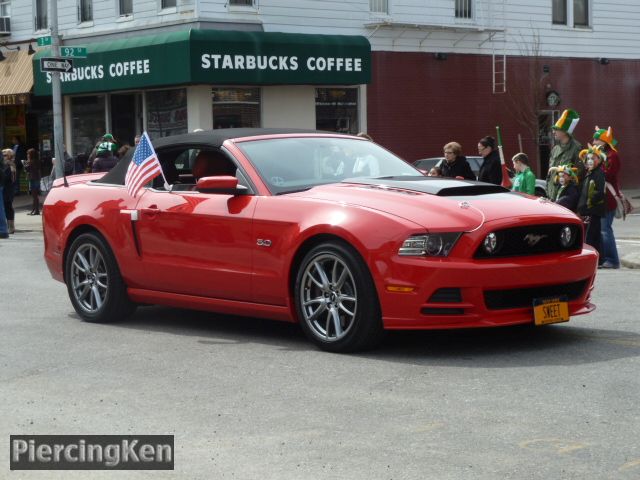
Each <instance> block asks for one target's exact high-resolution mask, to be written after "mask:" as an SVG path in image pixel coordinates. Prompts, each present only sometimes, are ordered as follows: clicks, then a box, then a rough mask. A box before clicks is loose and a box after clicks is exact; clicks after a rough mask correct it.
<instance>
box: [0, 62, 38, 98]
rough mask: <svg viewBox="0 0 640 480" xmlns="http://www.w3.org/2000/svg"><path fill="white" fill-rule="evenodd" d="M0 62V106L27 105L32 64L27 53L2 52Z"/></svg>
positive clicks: (31, 86)
mask: <svg viewBox="0 0 640 480" xmlns="http://www.w3.org/2000/svg"><path fill="white" fill-rule="evenodd" d="M3 54H4V57H5V59H4V60H3V61H2V62H0V105H23V104H25V103H28V101H29V95H30V93H31V89H32V88H33V62H32V58H31V55H29V54H28V53H27V51H26V50H25V51H22V50H18V51H16V52H3Z"/></svg>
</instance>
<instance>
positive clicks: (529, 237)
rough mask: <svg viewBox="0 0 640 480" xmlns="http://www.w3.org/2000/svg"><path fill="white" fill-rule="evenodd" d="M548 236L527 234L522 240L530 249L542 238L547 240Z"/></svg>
mask: <svg viewBox="0 0 640 480" xmlns="http://www.w3.org/2000/svg"><path fill="white" fill-rule="evenodd" d="M548 236H549V235H535V234H533V233H527V234H526V235H525V236H524V238H523V240H524V241H525V242H527V243H528V244H529V246H530V247H533V246H535V245H536V244H537V243H538V242H540V240H542V239H543V238H547V237H548Z"/></svg>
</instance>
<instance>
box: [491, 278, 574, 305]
mask: <svg viewBox="0 0 640 480" xmlns="http://www.w3.org/2000/svg"><path fill="white" fill-rule="evenodd" d="M586 287H587V280H580V281H579V282H573V283H563V284H559V285H545V286H544V287H534V288H517V289H513V290H487V291H485V292H484V303H485V304H486V306H487V308H488V309H489V310H503V309H508V308H524V307H532V306H533V300H534V299H535V298H547V297H559V296H561V295H566V296H567V298H568V299H569V300H575V299H577V298H580V297H581V296H582V294H583V293H584V290H585V288H586Z"/></svg>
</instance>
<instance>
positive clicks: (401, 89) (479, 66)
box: [367, 52, 640, 188]
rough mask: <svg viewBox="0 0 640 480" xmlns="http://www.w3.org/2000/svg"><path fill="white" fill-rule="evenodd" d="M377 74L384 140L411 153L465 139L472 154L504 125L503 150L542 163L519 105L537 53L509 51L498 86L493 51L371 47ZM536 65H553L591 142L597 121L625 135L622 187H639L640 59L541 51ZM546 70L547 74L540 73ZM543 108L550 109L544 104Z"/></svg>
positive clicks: (374, 129) (375, 115) (374, 114)
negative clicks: (602, 59)
mask: <svg viewBox="0 0 640 480" xmlns="http://www.w3.org/2000/svg"><path fill="white" fill-rule="evenodd" d="M372 57H373V58H372V64H373V65H372V81H371V84H370V85H369V87H368V90H367V94H368V105H367V110H368V119H367V123H368V132H369V133H370V134H371V135H372V136H373V138H374V139H375V140H376V141H377V142H378V143H380V144H382V145H384V146H386V147H387V148H389V149H390V150H392V151H394V152H396V153H398V154H399V155H400V156H402V157H403V158H405V159H407V160H415V159H418V158H424V157H432V156H439V155H441V154H442V146H443V145H444V144H445V143H447V142H449V141H458V142H459V143H461V144H462V146H463V148H464V152H465V154H467V155H477V149H476V145H477V142H478V140H479V139H480V138H481V137H483V136H484V135H493V136H495V126H496V125H500V126H501V128H502V133H503V139H504V145H505V155H506V157H507V158H510V157H511V156H512V155H513V154H515V153H516V152H517V151H518V133H520V134H521V135H522V137H523V150H524V151H525V152H526V153H528V154H529V156H530V158H531V159H532V163H533V166H534V169H535V170H537V169H538V165H539V164H538V147H537V146H536V144H535V143H534V138H533V137H532V135H531V134H530V133H529V132H527V131H526V129H525V128H524V127H523V126H522V125H520V124H519V123H518V122H517V120H516V117H517V115H518V112H519V111H520V112H521V110H520V109H519V108H518V107H514V104H515V102H516V101H518V99H519V97H518V96H517V95H516V94H515V93H514V92H516V91H518V92H523V91H525V90H527V88H528V85H530V81H529V80H527V78H528V77H529V74H528V73H527V72H528V71H529V67H528V64H529V63H530V62H532V61H534V60H531V59H528V58H524V57H508V59H507V64H508V70H507V92H508V93H506V94H493V93H492V79H491V75H492V59H491V57H490V56H484V55H459V54H448V55H447V59H446V60H437V59H436V58H435V56H434V54H433V53H405V52H373V55H372ZM538 61H539V62H540V65H538V66H537V67H536V68H535V71H536V72H537V71H538V70H540V71H541V70H542V64H545V65H548V67H549V74H548V75H546V76H544V77H543V78H542V79H541V83H542V85H543V90H545V91H546V90H549V89H550V90H555V91H557V92H558V93H559V94H560V97H561V103H560V105H559V106H558V107H556V109H558V110H563V109H565V108H573V109H574V110H576V111H578V112H579V113H580V115H581V119H580V123H579V124H578V126H577V127H576V130H575V132H574V134H575V137H576V139H577V140H578V141H580V142H581V143H583V144H584V145H586V142H587V141H590V139H591V136H592V134H593V130H594V127H595V125H596V124H597V125H599V126H600V127H603V128H606V127H607V126H609V125H611V126H612V127H613V130H614V135H615V137H616V138H617V139H618V141H619V142H620V145H619V146H620V148H619V153H620V158H621V160H622V163H623V174H622V175H621V183H622V186H623V187H627V188H637V187H640V137H639V136H638V135H637V132H638V129H639V128H640V61H632V60H610V62H609V64H608V65H601V64H600V63H599V62H598V61H597V59H595V58H594V59H576V58H569V59H568V58H561V59H551V58H542V59H539V60H538ZM540 76H541V77H542V75H540ZM540 107H541V108H542V109H549V107H545V105H544V104H542V105H540Z"/></svg>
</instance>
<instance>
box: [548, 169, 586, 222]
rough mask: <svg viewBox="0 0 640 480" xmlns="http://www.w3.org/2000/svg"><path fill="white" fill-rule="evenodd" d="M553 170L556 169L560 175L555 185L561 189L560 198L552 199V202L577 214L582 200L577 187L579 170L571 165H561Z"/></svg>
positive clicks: (559, 191)
mask: <svg viewBox="0 0 640 480" xmlns="http://www.w3.org/2000/svg"><path fill="white" fill-rule="evenodd" d="M553 168H555V169H556V171H557V174H558V175H557V177H558V178H557V180H554V183H557V184H558V186H559V187H558V196H557V197H556V198H555V199H553V198H552V200H553V201H554V202H556V203H557V204H558V205H562V206H563V207H564V208H568V209H569V210H571V211H572V212H574V213H575V212H576V210H577V209H578V199H579V198H580V192H579V191H578V186H577V185H578V176H577V175H576V171H577V169H573V168H571V166H570V165H560V166H559V167H553ZM553 172H554V170H551V173H552V174H553Z"/></svg>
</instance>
